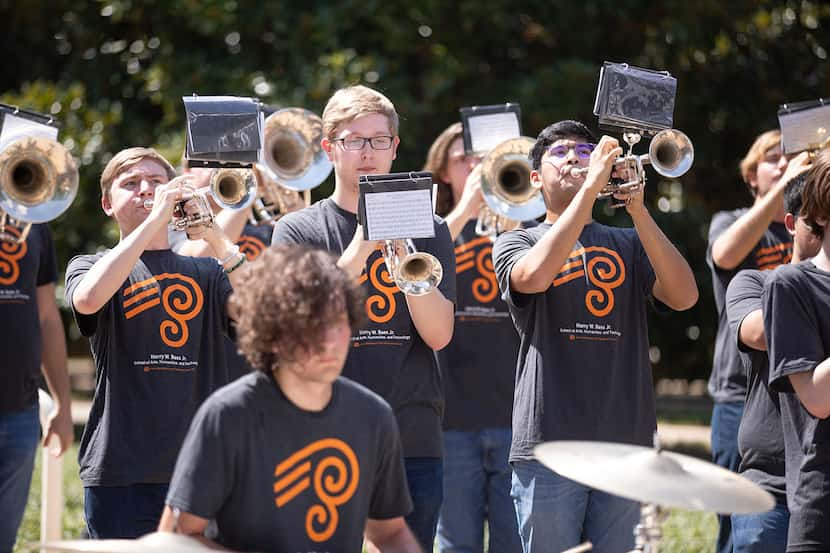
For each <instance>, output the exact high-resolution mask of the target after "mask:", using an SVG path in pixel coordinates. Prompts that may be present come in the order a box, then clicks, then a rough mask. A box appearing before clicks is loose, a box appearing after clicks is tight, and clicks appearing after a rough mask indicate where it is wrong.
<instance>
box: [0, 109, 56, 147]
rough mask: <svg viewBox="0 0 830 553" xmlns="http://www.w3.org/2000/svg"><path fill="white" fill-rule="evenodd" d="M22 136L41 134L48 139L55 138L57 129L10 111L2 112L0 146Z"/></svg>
mask: <svg viewBox="0 0 830 553" xmlns="http://www.w3.org/2000/svg"><path fill="white" fill-rule="evenodd" d="M24 136H41V137H44V138H48V139H50V140H57V139H58V129H57V127H53V126H51V125H44V124H42V123H38V122H36V121H32V120H31V119H25V118H23V117H18V116H17V115H12V114H11V113H6V114H4V115H3V129H2V133H0V148H2V147H5V146H6V144H8V143H10V142H13V141H15V140H17V139H19V138H23V137H24Z"/></svg>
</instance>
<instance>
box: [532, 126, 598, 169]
mask: <svg viewBox="0 0 830 553" xmlns="http://www.w3.org/2000/svg"><path fill="white" fill-rule="evenodd" d="M569 137H578V138H584V139H585V140H587V141H589V142H596V141H597V139H596V136H594V133H592V132H591V129H589V128H588V127H586V126H585V125H584V124H582V123H580V122H579V121H573V120H570V119H567V120H565V121H559V122H558V123H554V124H552V125H548V126H547V127H545V128H544V129H543V130H542V132H540V133H539V136H538V137H537V138H536V143H535V144H534V145H533V149H532V150H530V155H529V156H528V158H529V159H530V162H531V165H532V167H533V169H535V170H536V171H538V170H539V167H541V166H542V156H543V155H545V150H547V149H548V146H550V145H551V144H553V143H554V142H556V141H557V140H561V139H563V138H569Z"/></svg>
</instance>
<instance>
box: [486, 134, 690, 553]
mask: <svg viewBox="0 0 830 553" xmlns="http://www.w3.org/2000/svg"><path fill="white" fill-rule="evenodd" d="M594 142H595V141H594V138H593V134H592V133H591V131H589V130H588V128H587V127H585V125H583V124H582V123H578V122H576V121H561V122H558V123H555V124H553V125H551V126H549V127H547V128H546V129H544V130H543V131H542V132H541V134H540V135H539V137H538V138H537V140H536V144H535V146H534V148H533V150H532V151H531V155H530V157H531V161H532V166H533V171H532V172H531V181H532V182H533V183H534V185H535V186H538V187H540V188H541V190H542V195H543V197H544V200H545V205H546V207H547V216H546V219H545V222H544V223H542V224H540V225H539V226H537V227H534V228H530V229H519V230H514V231H510V232H507V233H505V234H503V235H501V237H500V238H499V239H498V240H497V241H496V244H495V247H494V251H493V260H494V263H495V269H496V275H497V276H498V279H499V285H500V288H501V291H502V294H503V296H504V297H505V299H506V300H507V303H508V306H509V308H510V312H511V315H512V317H513V321H514V323H515V325H516V328H517V329H518V331H519V336H520V340H521V344H520V346H519V356H518V357H519V358H518V364H517V369H516V372H517V374H516V390H515V396H514V402H513V441H512V446H511V450H510V461H511V463H512V465H513V489H512V495H513V499H514V502H515V505H516V514H517V517H518V523H519V533H520V535H521V538H522V545H523V548H524V551H525V553H537V552H541V551H545V552H547V551H561V550H564V549H568V548H570V547H573V546H575V545H577V544H579V543H580V542H582V541H585V540H589V541H591V542H592V543H593V550H594V551H597V552H601V553H603V552H609V551H626V550H628V549H631V548H633V545H634V540H633V529H634V525H635V524H636V522H637V519H638V516H639V505H638V504H637V503H636V502H633V501H628V500H625V499H621V498H618V497H615V496H612V495H610V494H606V493H604V492H600V491H597V490H592V489H590V488H587V487H586V486H583V485H580V484H577V483H576V482H573V481H570V480H567V479H565V478H563V477H561V476H559V475H557V474H556V473H554V472H552V471H549V470H548V469H546V468H544V467H543V466H542V465H541V464H540V463H539V462H538V461H536V460H535V459H534V455H533V448H534V447H535V446H536V445H537V444H539V443H541V442H545V441H549V440H594V441H611V442H623V443H629V444H639V445H646V446H650V445H651V444H652V439H653V433H654V431H655V430H656V417H655V411H654V394H653V387H652V376H651V370H650V364H649V358H648V346H649V345H648V333H647V329H646V303H647V302H648V300H649V299H651V298H654V299H656V300H658V301H660V302H662V303H663V304H665V305H666V306H668V307H669V308H672V309H677V310H683V309H688V308H690V307H692V306H693V305H694V304H695V302H696V301H697V297H698V291H697V285H696V284H695V280H694V276H693V274H692V270H691V268H690V267H689V265H688V263H686V261H685V260H684V259H683V257H682V256H681V255H680V253H679V252H678V251H677V249H675V247H674V246H673V245H672V244H671V242H670V241H669V240H668V239H667V238H666V236H665V235H664V234H663V232H662V231H661V230H660V228H659V227H658V226H657V225H656V223H655V222H654V220H653V219H652V218H651V215H649V213H648V209H647V208H646V206H645V204H644V203H643V193H642V191H639V190H634V191H633V193H631V194H629V195H621V194H618V195H617V199H619V200H626V203H625V209H626V211H627V212H628V214H629V215H630V216H631V219H632V221H633V223H634V228H625V229H623V228H613V227H607V226H605V225H601V224H599V223H596V222H595V221H593V219H592V216H591V214H592V210H593V207H594V203H595V202H596V199H597V195H598V193H599V192H600V190H602V188H603V187H605V186H606V185H607V184H608V182H609V179H610V178H611V176H612V170H613V169H614V162H615V160H616V159H617V157H618V156H620V155H621V154H622V149H621V148H620V147H619V144H618V142H617V140H615V139H613V138H611V137H608V136H604V137H602V139H601V140H600V141H599V144H594ZM584 167H587V168H588V171H587V174H585V173H583V172H579V171H577V172H573V170H574V169H577V168H584Z"/></svg>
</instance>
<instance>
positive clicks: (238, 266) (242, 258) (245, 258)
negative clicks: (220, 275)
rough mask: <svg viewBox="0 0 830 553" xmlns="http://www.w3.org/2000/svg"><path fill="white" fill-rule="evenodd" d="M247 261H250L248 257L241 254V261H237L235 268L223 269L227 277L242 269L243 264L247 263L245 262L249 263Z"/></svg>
mask: <svg viewBox="0 0 830 553" xmlns="http://www.w3.org/2000/svg"><path fill="white" fill-rule="evenodd" d="M237 249H238V248H237ZM247 260H248V256H246V255H245V254H244V253H243V254H240V256H239V261H237V262H236V263H235V264H234V266H233V267H231V268H230V269H225V268H224V267H223V268H222V270H223V271H225V274H226V275H229V274H231V273H232V272H234V271H235V270H237V269H238V268H240V267H241V266H242V264H243V263H245V261H247Z"/></svg>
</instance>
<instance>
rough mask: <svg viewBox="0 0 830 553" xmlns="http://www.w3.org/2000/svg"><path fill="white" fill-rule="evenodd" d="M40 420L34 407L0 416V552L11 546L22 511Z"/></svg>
mask: <svg viewBox="0 0 830 553" xmlns="http://www.w3.org/2000/svg"><path fill="white" fill-rule="evenodd" d="M39 436H40V421H39V420H38V406H37V404H35V405H33V406H32V407H30V408H28V409H24V410H23V411H15V412H13V413H0V513H2V514H1V515H0V552H2V553H8V552H9V551H11V550H12V547H14V542H15V540H16V538H17V529H18V527H19V526H20V521H21V520H23V513H24V512H25V511H26V502H27V500H28V499H29V486H30V485H31V483H32V470H33V469H34V465H35V453H36V452H37V443H38V437H39Z"/></svg>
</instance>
